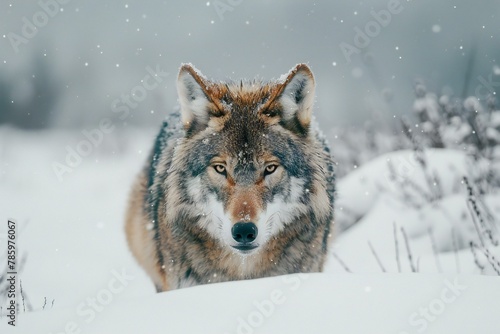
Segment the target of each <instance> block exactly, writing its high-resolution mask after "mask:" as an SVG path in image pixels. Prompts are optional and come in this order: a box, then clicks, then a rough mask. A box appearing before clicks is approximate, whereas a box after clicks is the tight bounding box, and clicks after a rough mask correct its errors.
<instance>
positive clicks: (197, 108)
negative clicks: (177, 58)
mask: <svg viewBox="0 0 500 334" xmlns="http://www.w3.org/2000/svg"><path fill="white" fill-rule="evenodd" d="M210 85H211V82H210V81H209V80H208V79H207V78H206V77H205V76H204V75H203V74H201V72H200V71H198V70H197V69H196V68H195V67H194V66H193V65H191V64H182V66H181V68H180V70H179V76H178V77H177V95H178V96H179V103H180V105H181V119H182V123H183V124H184V128H185V129H186V130H189V132H192V130H194V129H201V128H204V127H206V126H207V124H208V121H209V120H210V116H213V112H211V108H210V105H211V104H214V101H213V98H212V97H211V95H210ZM216 105H217V104H216Z"/></svg>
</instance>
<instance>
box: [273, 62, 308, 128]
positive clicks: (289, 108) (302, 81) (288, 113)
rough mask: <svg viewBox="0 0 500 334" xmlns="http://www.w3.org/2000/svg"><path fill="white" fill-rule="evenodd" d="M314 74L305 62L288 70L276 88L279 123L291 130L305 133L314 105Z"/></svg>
mask: <svg viewBox="0 0 500 334" xmlns="http://www.w3.org/2000/svg"><path fill="white" fill-rule="evenodd" d="M314 88H315V84H314V76H313V74H312V71H311V69H310V68H309V67H308V66H307V65H306V64H298V65H296V66H295V67H294V68H292V69H291V70H290V72H288V74H287V75H286V77H285V79H284V80H283V83H281V86H279V88H278V96H277V100H278V101H279V102H280V104H281V106H282V108H283V110H282V115H281V123H282V124H283V125H284V126H285V127H286V128H288V129H289V130H291V131H293V132H297V133H299V134H307V132H308V130H309V125H310V124H311V118H312V110H313V105H314Z"/></svg>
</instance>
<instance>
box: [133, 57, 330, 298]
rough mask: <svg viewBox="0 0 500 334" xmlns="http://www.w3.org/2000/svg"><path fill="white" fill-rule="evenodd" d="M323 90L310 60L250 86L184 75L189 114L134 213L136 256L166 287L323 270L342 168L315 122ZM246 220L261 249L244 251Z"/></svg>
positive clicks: (166, 140)
mask: <svg viewBox="0 0 500 334" xmlns="http://www.w3.org/2000/svg"><path fill="white" fill-rule="evenodd" d="M314 87H315V83H314V78H313V75H312V72H311V70H310V69H309V67H308V66H307V65H305V64H299V65H297V66H296V67H294V68H293V69H292V70H291V71H290V72H289V73H288V74H287V75H285V76H282V78H281V79H280V80H276V81H271V82H259V81H251V82H244V81H242V82H239V83H233V82H231V83H223V82H214V81H211V80H208V79H207V78H205V77H204V76H203V75H202V74H200V73H199V72H198V71H197V70H196V69H195V68H194V67H193V66H191V65H189V64H185V65H183V66H182V67H181V69H180V73H179V77H178V82H177V88H178V94H179V102H180V105H181V112H180V114H175V113H174V114H172V115H171V116H170V117H169V118H168V119H167V120H166V121H165V123H164V124H163V126H162V129H161V131H160V133H159V135H158V137H157V139H156V142H155V144H154V148H153V152H152V154H151V156H150V158H149V159H148V161H147V162H146V166H145V168H144V169H143V170H142V172H141V173H140V175H139V177H138V179H137V181H136V182H135V184H134V186H133V189H132V194H131V197H130V203H129V208H128V211H127V217H126V235H127V240H128V243H129V246H130V249H131V250H132V253H133V254H134V256H135V258H136V259H137V261H138V262H139V264H140V265H141V266H142V267H143V268H144V269H145V270H146V272H147V273H148V274H149V276H150V277H151V279H152V280H153V282H154V284H155V286H156V288H157V290H158V291H167V290H172V289H177V288H182V287H186V286H192V285H198V284H205V283H212V282H223V281H231V280H240V279H251V278H258V277H266V276H274V275H282V274H290V273H299V272H320V271H322V269H323V264H324V262H325V258H326V255H327V250H328V245H329V241H330V240H331V233H332V224H333V202H334V172H333V162H332V159H331V156H330V152H329V148H328V147H327V145H326V143H325V141H324V139H323V138H322V136H321V135H320V133H319V132H318V131H317V130H316V129H315V128H314V127H313V126H311V120H312V109H313V102H314ZM221 166H222V167H221ZM221 171H222V172H221ZM269 171H271V172H269ZM237 222H254V223H255V224H256V226H257V227H258V231H259V233H258V235H257V239H256V240H255V245H257V248H256V249H254V250H252V251H248V252H246V251H239V250H237V249H235V248H233V243H234V242H235V241H234V240H233V239H232V238H231V234H230V231H231V228H232V226H233V225H234V224H236V223H237Z"/></svg>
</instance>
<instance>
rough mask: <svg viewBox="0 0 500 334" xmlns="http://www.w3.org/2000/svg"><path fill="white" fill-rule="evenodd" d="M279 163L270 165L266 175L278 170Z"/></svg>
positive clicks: (267, 167)
mask: <svg viewBox="0 0 500 334" xmlns="http://www.w3.org/2000/svg"><path fill="white" fill-rule="evenodd" d="M277 168H278V165H268V166H266V169H265V171H264V176H267V175H270V174H272V173H274V172H275V171H276V169H277Z"/></svg>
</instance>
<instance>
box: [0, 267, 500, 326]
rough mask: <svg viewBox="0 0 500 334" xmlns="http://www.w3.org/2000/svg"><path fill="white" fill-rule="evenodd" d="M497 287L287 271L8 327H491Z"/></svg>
mask: <svg viewBox="0 0 500 334" xmlns="http://www.w3.org/2000/svg"><path fill="white" fill-rule="evenodd" d="M499 287H500V281H499V280H498V279H496V278H492V277H486V276H458V277H456V276H440V275H412V274H406V275H390V274H386V275H380V274H379V275H363V276H361V275H326V274H308V275H288V276H282V277H273V278H266V279H259V280H251V281H240V282H230V283H221V284H213V285H205V286H199V287H194V288H188V289H182V290H176V291H172V292H167V293H161V294H157V295H151V296H149V297H144V298H140V299H135V300H129V301H126V302H122V303H110V304H109V305H106V306H105V308H104V309H103V310H102V311H101V312H100V313H98V314H97V316H96V317H95V318H94V319H92V320H91V321H89V322H87V321H86V320H87V319H88V318H87V317H82V316H79V315H78V314H77V312H76V311H75V309H73V308H67V309H60V310H52V311H39V312H32V313H29V314H24V315H22V316H21V317H20V318H19V326H18V327H17V328H16V331H15V333H34V332H36V333H61V332H64V328H65V327H66V326H68V324H70V326H73V328H74V329H75V331H74V332H75V333H76V332H77V330H81V331H82V333H103V334H108V333H122V334H126V333H133V334H136V333H204V334H208V333H218V334H220V333H273V334H274V333H300V334H303V333H395V334H405V333H420V332H423V331H425V333H428V334H431V333H454V334H460V333H467V334H468V333H475V332H477V331H478V330H480V332H481V333H482V334H487V333H492V334H493V333H495V334H496V333H497V326H496V323H497V318H498V310H499V307H500V289H499ZM2 326H3V327H2ZM5 329H7V327H6V326H5V325H4V324H2V325H0V330H1V331H2V333H5V332H6V331H4V330H5ZM9 332H12V333H14V331H12V330H9Z"/></svg>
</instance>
